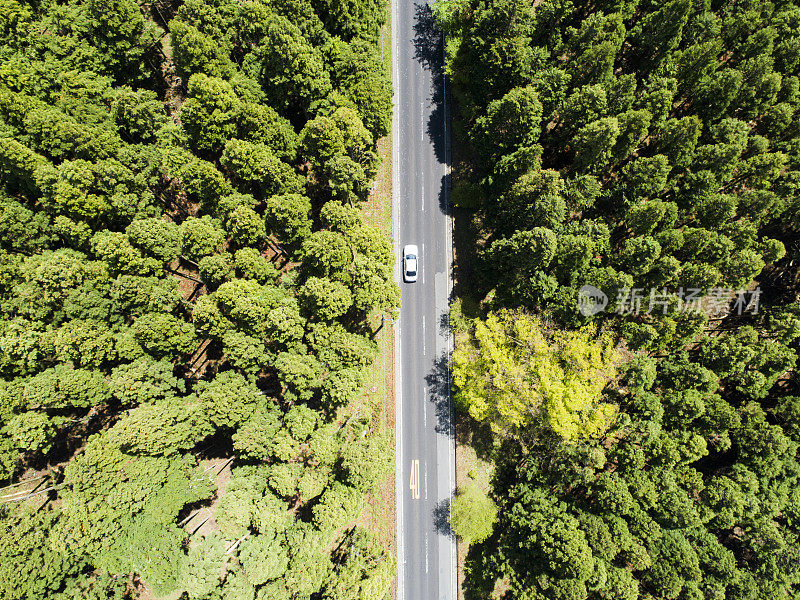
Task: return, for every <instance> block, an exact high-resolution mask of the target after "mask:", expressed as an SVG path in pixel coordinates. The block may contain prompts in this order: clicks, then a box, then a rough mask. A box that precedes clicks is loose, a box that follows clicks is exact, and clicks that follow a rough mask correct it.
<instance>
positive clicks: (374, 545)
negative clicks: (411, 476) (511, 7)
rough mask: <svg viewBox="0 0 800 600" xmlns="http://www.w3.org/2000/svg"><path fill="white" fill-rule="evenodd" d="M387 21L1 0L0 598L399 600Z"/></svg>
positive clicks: (240, 7)
mask: <svg viewBox="0 0 800 600" xmlns="http://www.w3.org/2000/svg"><path fill="white" fill-rule="evenodd" d="M386 18H387V11H386V6H385V3H384V2H383V1H382V0H269V1H266V0H185V1H184V2H175V1H172V0H153V1H152V2H151V1H147V2H146V1H143V0H142V1H136V0H106V1H100V0H3V1H2V2H0V37H2V42H1V43H0V184H1V185H2V189H0V430H1V431H0V484H2V485H4V486H5V487H3V488H2V493H3V497H2V503H0V523H1V525H0V599H2V600H6V599H7V600H12V599H13V600H40V599H42V598H48V599H50V600H71V599H79V598H80V599H101V598H103V599H105V598H114V599H117V600H122V599H124V598H135V597H146V598H162V597H169V598H173V599H178V598H184V599H190V600H203V599H208V600H217V599H222V598H224V599H226V600H256V599H258V600H308V599H310V598H314V599H319V600H323V599H325V600H382V599H383V598H385V597H386V594H387V592H388V590H389V587H390V585H391V583H392V581H393V578H394V571H395V559H394V557H393V555H392V553H391V548H390V543H389V542H388V541H387V540H386V539H383V538H382V537H381V536H380V535H379V533H378V532H376V531H374V530H373V528H370V527H369V526H368V522H367V521H365V520H364V519H363V518H362V511H363V510H364V507H365V506H366V505H367V501H368V499H369V498H370V497H372V496H374V495H375V494H378V493H379V491H378V490H379V487H380V486H381V484H382V482H383V481H384V480H385V479H386V478H387V476H389V475H390V474H391V473H392V470H393V464H394V452H393V448H394V444H393V436H392V433H391V431H390V430H388V429H387V428H386V426H385V424H384V423H383V422H382V421H381V419H380V418H376V417H375V415H373V412H372V411H373V405H372V404H371V403H370V402H369V401H366V400H364V398H363V396H362V388H363V387H364V384H365V381H366V378H367V376H368V374H369V369H370V366H371V364H372V362H373V359H374V358H375V356H376V354H377V352H378V344H377V343H376V341H375V334H376V332H377V329H376V328H379V327H380V324H381V316H385V317H390V316H391V315H393V314H395V312H396V310H397V308H398V305H399V296H400V294H399V289H398V286H397V284H396V283H395V282H394V276H393V265H394V251H393V246H392V243H391V240H390V239H388V238H387V237H386V235H385V234H384V233H383V232H382V230H381V229H380V228H378V227H376V226H374V225H371V224H369V223H368V222H367V221H366V220H365V218H364V216H363V212H362V210H361V209H362V205H363V203H364V201H365V200H366V199H367V196H368V194H369V192H370V187H371V185H372V181H373V179H374V177H375V175H376V172H377V169H378V166H379V162H380V159H379V154H378V152H377V151H376V142H377V140H378V139H379V138H381V137H383V136H385V135H386V134H387V132H388V128H389V125H390V123H391V108H392V105H391V102H392V100H391V97H392V89H391V82H390V79H389V76H388V69H387V68H386V62H385V59H384V58H383V55H382V54H381V48H380V45H379V35H380V31H381V28H382V27H383V25H384V23H385V21H386ZM223 460H224V462H223ZM220 465H221V466H220ZM225 465H228V470H227V471H225V473H227V475H226V476H225V477H222V476H220V477H217V478H216V479H215V474H219V473H220V471H221V470H222V469H224V468H225ZM218 467H219V468H218ZM37 480H38V481H40V484H39V485H36V486H35V487H25V486H22V487H14V486H16V485H17V484H19V483H20V482H23V481H37ZM19 490H22V491H19ZM28 492H30V494H28ZM198 514H199V516H198V517H196V518H195V515H198ZM203 515H209V516H211V515H213V519H212V520H211V521H209V524H208V525H207V526H206V527H205V528H202V529H201V525H202V522H200V520H201V519H202V518H203ZM192 519H195V520H192ZM206 520H208V517H206ZM203 522H205V521H203ZM187 523H188V525H187ZM198 523H199V524H198Z"/></svg>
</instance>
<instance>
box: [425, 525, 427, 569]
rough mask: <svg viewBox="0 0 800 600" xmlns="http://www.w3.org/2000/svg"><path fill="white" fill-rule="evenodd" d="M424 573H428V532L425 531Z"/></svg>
mask: <svg viewBox="0 0 800 600" xmlns="http://www.w3.org/2000/svg"><path fill="white" fill-rule="evenodd" d="M425 572H426V573H427V572H428V531H427V529H426V530H425Z"/></svg>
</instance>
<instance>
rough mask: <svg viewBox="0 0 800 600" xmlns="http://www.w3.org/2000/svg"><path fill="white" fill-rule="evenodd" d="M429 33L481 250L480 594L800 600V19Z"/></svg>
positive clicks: (706, 11)
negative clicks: (660, 299)
mask: <svg viewBox="0 0 800 600" xmlns="http://www.w3.org/2000/svg"><path fill="white" fill-rule="evenodd" d="M435 12H436V16H437V18H438V21H439V23H440V24H441V26H442V27H443V28H444V30H445V32H446V34H447V43H446V52H447V70H448V74H449V76H450V79H451V81H452V91H453V97H454V100H455V107H456V108H455V110H456V116H457V123H456V124H454V132H455V133H456V135H457V140H458V141H459V145H458V149H459V154H458V155H457V159H458V160H457V163H456V165H455V166H456V172H455V173H456V174H455V181H454V187H453V200H454V203H455V205H456V207H457V211H458V212H459V215H460V218H462V221H463V222H464V223H465V224H464V225H463V227H464V228H467V229H468V230H469V231H470V232H471V233H470V235H471V236H472V241H471V244H472V245H473V246H474V248H475V253H474V254H475V255H474V256H473V257H471V264H466V263H467V260H466V259H465V258H464V257H469V252H462V253H461V255H460V256H461V261H462V264H460V265H459V268H460V273H461V276H462V283H464V281H463V278H465V277H468V278H469V285H468V286H464V287H465V289H466V288H469V292H470V293H469V295H467V294H464V295H462V296H461V297H460V298H459V299H457V301H456V304H455V305H454V310H453V314H452V322H453V324H454V326H455V327H456V328H457V330H458V331H459V337H460V340H461V341H460V342H459V344H458V345H457V348H456V351H455V354H454V357H453V375H454V382H455V385H456V390H457V394H456V401H457V403H458V407H459V409H460V410H461V411H462V413H464V414H467V415H468V417H466V418H465V420H464V423H468V428H469V429H471V430H473V431H474V432H476V433H475V435H474V436H473V438H472V439H473V442H474V443H475V444H476V447H478V450H479V452H482V453H483V454H484V456H485V457H488V458H489V459H491V460H493V461H494V464H495V468H494V474H493V479H492V483H491V489H490V490H489V495H488V497H487V496H486V494H485V492H483V491H482V490H481V489H480V488H479V486H478V485H477V484H469V485H467V486H465V487H464V488H463V489H461V490H459V493H458V495H457V497H456V498H455V500H454V502H453V506H452V509H451V520H452V522H453V526H454V529H455V530H456V532H457V533H458V534H459V535H461V537H462V538H464V539H465V540H468V541H470V542H472V544H471V546H470V552H469V554H468V556H467V563H466V572H467V583H466V585H467V597H468V598H489V597H501V596H502V597H503V598H506V599H510V598H514V599H525V600H545V599H546V600H585V599H592V600H600V599H604V600H636V599H642V600H645V599H646V600H676V599H677V600H701V599H708V600H711V599H713V600H723V599H728V600H778V599H781V600H783V599H790V598H800V462H798V447H800V390H798V377H797V373H796V370H795V368H796V362H797V354H798V340H799V339H800V304H798V302H797V301H798V291H799V286H798V276H797V261H798V259H800V243H798V236H799V235H800V127H798V122H800V121H799V120H798V112H800V82H799V80H798V75H800V5H798V4H797V3H795V2H792V1H791V0H775V1H771V2H764V1H757V0H730V1H721V0H720V1H717V0H663V1H659V2H656V1H655V0H596V1H593V2H580V1H578V0H542V1H538V0H537V1H535V2H531V1H530V0H494V1H489V0H485V1H476V0H442V1H440V2H439V3H437V4H436V5H435ZM585 284H590V285H593V286H595V287H597V288H599V289H600V290H603V291H604V292H605V293H606V294H607V295H608V298H609V305H608V306H607V307H606V310H605V311H604V312H600V313H598V314H596V315H594V316H584V314H583V313H582V312H580V311H579V303H578V293H579V290H580V288H581V287H582V286H584V285H585ZM756 286H758V287H759V289H760V290H761V295H760V297H758V298H759V304H758V307H757V308H758V310H755V308H756V307H755V306H752V305H751V306H750V307H749V310H745V311H739V310H730V311H728V310H727V309H728V308H730V309H734V308H735V306H736V302H737V299H738V296H737V294H736V292H737V291H738V290H744V289H747V290H755V289H756ZM631 288H641V289H643V290H645V292H644V294H645V297H646V295H647V293H648V291H649V290H650V289H651V288H655V289H657V290H659V292H663V291H664V290H665V292H664V294H665V296H666V298H665V302H664V304H663V305H658V308H657V310H654V311H652V312H650V314H647V312H646V311H644V310H643V311H641V312H640V314H635V311H631V310H628V309H629V308H630V306H626V300H625V298H626V296H625V294H620V293H619V291H620V290H622V291H624V290H625V289H631ZM688 289H697V290H700V291H699V292H697V295H698V296H700V297H705V298H706V302H704V303H702V304H698V303H691V305H690V303H689V302H688V300H689V298H688V297H687V295H686V294H685V293H682V292H685V291H686V290H688ZM749 298H752V294H751V295H750V296H749ZM748 304H749V301H748ZM643 305H644V308H647V299H645V301H644V302H643ZM662 308H663V310H662ZM745 308H746V306H745ZM739 312H741V313H742V314H739ZM487 438H488V439H489V441H488V442H487V441H486V440H487ZM492 522H493V523H494V525H493V527H491V526H488V525H487V523H492Z"/></svg>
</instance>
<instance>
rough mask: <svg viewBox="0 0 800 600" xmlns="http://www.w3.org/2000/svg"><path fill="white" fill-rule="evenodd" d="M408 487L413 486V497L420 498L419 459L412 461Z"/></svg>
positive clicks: (414, 498)
mask: <svg viewBox="0 0 800 600" xmlns="http://www.w3.org/2000/svg"><path fill="white" fill-rule="evenodd" d="M408 487H409V488H411V498H412V499H413V500H419V496H420V489H421V486H420V480H419V461H418V460H412V461H411V479H410V481H409V482H408Z"/></svg>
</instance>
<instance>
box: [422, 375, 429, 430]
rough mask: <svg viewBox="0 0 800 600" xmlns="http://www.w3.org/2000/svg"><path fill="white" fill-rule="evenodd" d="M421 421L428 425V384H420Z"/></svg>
mask: <svg viewBox="0 0 800 600" xmlns="http://www.w3.org/2000/svg"><path fill="white" fill-rule="evenodd" d="M422 422H423V423H425V427H427V426H428V386H425V385H423V386H422Z"/></svg>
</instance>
